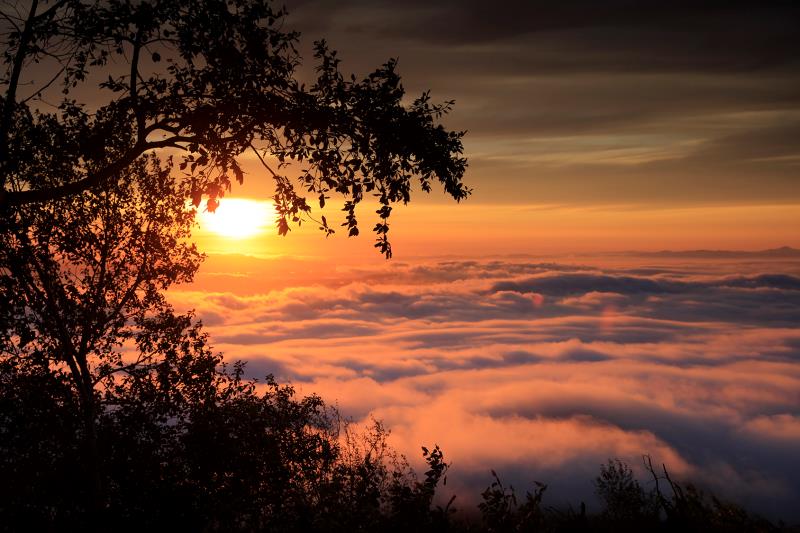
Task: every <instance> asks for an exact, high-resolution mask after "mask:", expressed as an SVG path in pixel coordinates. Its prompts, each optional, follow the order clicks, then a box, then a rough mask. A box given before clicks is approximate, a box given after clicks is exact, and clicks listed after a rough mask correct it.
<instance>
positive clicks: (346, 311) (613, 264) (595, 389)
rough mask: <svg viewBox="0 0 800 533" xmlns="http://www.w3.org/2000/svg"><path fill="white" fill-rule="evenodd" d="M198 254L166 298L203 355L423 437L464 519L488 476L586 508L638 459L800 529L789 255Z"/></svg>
mask: <svg viewBox="0 0 800 533" xmlns="http://www.w3.org/2000/svg"><path fill="white" fill-rule="evenodd" d="M213 259H214V258H213V257H212V261H210V263H211V264H210V265H207V266H206V267H205V268H206V270H205V271H204V272H205V274H204V275H201V276H200V277H199V279H198V282H197V283H196V284H195V285H193V286H188V287H184V290H181V291H175V292H173V293H172V296H171V298H172V300H173V302H174V303H175V305H176V307H179V308H189V307H191V308H196V309H197V312H198V316H199V317H200V318H201V319H202V320H203V322H204V323H205V324H206V326H207V328H208V330H209V332H210V334H211V339H212V342H213V343H214V345H215V346H216V348H218V349H220V350H222V351H223V352H224V353H225V354H226V357H227V358H228V359H244V360H247V361H248V365H247V371H248V374H249V375H251V376H254V377H257V376H264V375H265V374H267V373H272V374H275V375H276V377H278V378H279V379H280V380H283V381H290V382H291V383H293V384H294V385H295V386H296V387H297V388H298V389H300V390H301V391H302V392H303V393H312V392H314V393H318V394H320V395H321V396H322V397H323V398H324V399H326V400H327V401H328V402H330V403H334V404H336V405H338V407H339V409H340V410H341V411H342V413H343V414H344V415H346V416H349V417H352V418H353V419H354V420H356V421H368V420H369V419H370V417H374V418H376V419H379V420H382V421H383V422H384V423H385V425H386V426H387V427H388V428H390V429H391V431H392V435H391V442H392V444H393V445H394V446H395V447H396V448H397V449H398V450H399V451H401V452H403V453H405V454H407V455H408V457H409V459H410V460H411V461H412V463H415V464H419V463H418V461H419V459H418V457H419V449H420V446H422V445H427V446H431V445H432V444H434V443H435V444H439V445H440V446H441V447H442V449H443V450H444V452H445V457H446V459H447V460H448V461H450V462H452V470H451V474H450V476H449V482H448V486H447V487H445V488H444V491H445V492H447V493H448V494H449V493H451V492H456V493H458V494H459V496H458V500H457V502H461V506H462V507H470V506H471V505H472V504H473V503H474V501H475V498H476V497H477V495H478V493H479V491H480V490H481V489H483V488H485V487H486V486H487V485H488V483H489V482H490V473H489V472H490V469H492V468H493V469H495V470H496V471H497V473H498V474H499V475H500V477H501V478H502V479H503V481H504V482H507V483H510V484H512V485H514V486H515V487H517V488H518V489H519V490H521V491H523V492H524V489H525V488H527V487H530V485H531V482H532V481H533V480H539V481H542V482H545V483H548V485H549V488H548V492H547V496H546V503H549V504H551V505H559V504H562V503H564V502H566V501H570V502H572V503H573V504H576V503H577V502H578V501H580V500H585V501H587V503H588V504H589V505H590V506H591V505H592V502H593V495H592V494H593V488H592V479H593V477H594V476H596V475H597V473H598V470H599V466H600V465H601V464H602V463H604V462H605V461H606V459H607V458H609V457H619V458H622V459H623V460H626V461H627V462H629V463H630V464H631V465H632V466H633V467H634V469H635V470H637V472H639V473H640V474H643V471H642V469H641V464H642V455H643V454H649V455H651V456H652V457H653V459H654V462H657V464H658V463H662V462H663V463H665V464H666V465H667V467H668V468H669V469H670V472H671V473H672V474H673V475H674V476H675V477H676V478H678V479H680V480H694V481H696V482H698V483H700V484H701V485H703V486H706V487H708V488H710V489H712V490H714V491H715V492H718V493H720V494H722V495H724V496H726V497H728V498H731V499H734V500H736V501H738V502H739V503H742V504H744V505H746V506H748V507H750V508H752V509H755V510H757V511H760V512H763V513H766V514H767V515H769V516H772V517H781V518H785V519H797V518H800V515H799V514H798V510H797V509H796V508H795V507H794V506H793V505H792V504H793V502H797V501H800V454H798V453H797V450H798V449H800V327H798V326H799V325H800V272H799V271H800V263H797V262H791V261H783V262H778V261H771V262H770V261H759V260H755V259H747V260H744V259H742V260H735V259H731V258H726V259H724V260H723V259H718V260H715V259H714V258H710V259H709V258H706V259H703V260H694V259H685V258H684V259H681V258H672V259H668V258H658V257H633V256H631V257H625V256H615V257H609V256H606V257H600V258H585V259H582V260H577V259H575V258H570V259H562V260H558V259H554V260H553V261H547V262H542V261H537V260H534V259H529V258H523V257H516V258H506V259H495V260H452V259H449V260H431V259H425V260H423V259H420V260H415V261H408V262H390V263H388V264H381V265H379V266H367V267H350V268H343V267H338V268H337V267H336V266H334V265H327V266H322V265H310V266H309V265H306V266H305V268H306V270H302V268H301V266H298V265H295V266H296V267H297V269H296V270H293V271H288V270H286V271H282V272H281V273H280V275H275V274H274V272H272V271H270V265H269V261H268V260H257V259H252V258H251V259H248V260H247V261H241V262H239V263H236V262H233V263H227V264H238V265H239V267H238V270H237V271H234V270H232V269H231V268H227V267H226V268H222V269H220V268H219V264H217V265H216V266H215V264H214V261H213ZM215 268H217V270H216V271H214V269H215ZM204 276H205V277H204ZM278 278H279V279H278ZM271 280H272V281H275V283H271ZM278 281H279V282H280V283H278ZM275 287H278V288H275ZM643 479H646V478H645V477H644V476H643Z"/></svg>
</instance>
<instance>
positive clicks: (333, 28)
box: [287, 0, 800, 204]
mask: <svg viewBox="0 0 800 533" xmlns="http://www.w3.org/2000/svg"><path fill="white" fill-rule="evenodd" d="M287 5H288V7H289V11H290V17H289V23H290V24H291V25H292V27H296V28H298V29H300V30H302V31H303V36H304V38H305V39H308V40H312V39H318V38H322V37H325V38H327V39H328V40H329V42H330V43H331V45H332V46H333V47H335V48H338V49H340V50H341V52H342V54H341V57H342V58H343V59H344V61H345V63H344V65H345V68H347V69H352V70H354V71H356V72H358V73H359V74H366V73H367V72H368V71H369V70H370V69H371V68H374V67H375V66H377V65H379V64H380V63H381V62H383V61H384V60H385V59H387V58H389V57H399V58H400V69H401V72H402V74H403V76H404V80H405V81H406V84H407V85H408V86H409V89H410V90H411V91H413V92H417V91H421V90H425V89H427V88H432V89H433V95H434V98H439V99H443V100H444V99H450V98H454V99H455V100H456V101H457V105H456V108H455V112H454V114H453V115H452V116H451V117H450V118H449V119H448V124H451V125H452V126H453V127H457V128H461V129H467V130H469V135H468V136H467V138H466V143H467V144H466V146H467V153H468V155H469V157H470V161H471V167H470V168H471V173H470V180H471V183H472V185H474V186H475V187H476V190H477V191H480V198H481V199H482V201H498V202H506V203H513V202H514V201H515V199H517V200H523V199H525V200H529V201H531V200H533V199H536V200H538V201H542V202H553V201H555V202H593V201H595V202H611V203H614V202H622V203H626V202H632V201H638V202H646V203H662V204H663V203H680V204H687V203H708V202H711V203H719V202H742V201H754V200H755V201H760V202H766V203H770V202H786V201H788V200H790V199H791V201H796V200H797V198H798V196H797V187H796V179H795V177H796V175H797V165H798V162H800V143H798V141H797V139H798V138H800V136H798V131H800V98H799V97H798V91H797V87H798V83H800V62H798V57H800V56H799V55H798V52H800V44H798V43H799V42H800V41H798V39H797V38H796V35H795V34H796V26H797V20H798V16H800V8H798V5H797V3H796V2H785V1H777V2H776V1H767V2H758V1H754V0H749V1H735V2H719V1H704V0H700V1H680V2H675V1H672V2H667V1H649V2H633V1H630V0H610V1H604V2H590V1H585V0H566V1H561V2H545V1H524V2H523V1H510V2H503V3H502V4H500V5H497V6H493V5H491V4H489V3H487V2H475V1H456V0H447V1H441V2H435V3H431V2H421V1H409V2H401V3H398V2H388V1H385V0H370V1H369V2H367V1H366V0H342V1H337V2H331V1H329V0H292V1H290V2H288V4H287ZM307 55H308V56H310V54H307ZM509 191H516V192H517V194H514V195H509Z"/></svg>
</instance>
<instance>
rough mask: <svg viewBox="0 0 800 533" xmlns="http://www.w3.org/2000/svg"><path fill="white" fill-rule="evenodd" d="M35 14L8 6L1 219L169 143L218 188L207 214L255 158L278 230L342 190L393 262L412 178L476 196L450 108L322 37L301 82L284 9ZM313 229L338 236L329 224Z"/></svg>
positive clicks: (195, 180)
mask: <svg viewBox="0 0 800 533" xmlns="http://www.w3.org/2000/svg"><path fill="white" fill-rule="evenodd" d="M27 8H28V9H27V11H26V12H24V13H23V12H20V10H19V7H17V8H16V9H10V8H3V9H4V11H3V12H2V19H3V21H4V26H5V33H4V35H5V40H6V50H5V53H4V54H3V59H4V62H5V65H6V70H7V72H6V75H5V76H4V77H3V79H2V83H3V85H4V87H5V95H4V96H3V99H2V102H0V104H2V113H1V114H0V185H2V187H1V188H0V209H2V210H4V211H6V212H7V211H8V210H9V209H11V208H14V207H16V206H21V205H26V204H29V203H32V202H41V201H46V200H54V199H59V198H65V197H67V196H70V195H73V194H76V193H79V192H81V191H84V190H89V189H95V188H98V187H102V186H103V184H105V183H108V182H110V181H114V180H116V179H117V178H118V176H120V175H124V173H126V172H128V170H129V169H130V167H131V165H133V164H134V163H135V162H136V161H137V160H139V159H140V158H142V157H144V156H145V155H146V154H147V153H149V152H151V151H153V150H166V149H168V150H173V151H178V152H180V153H182V156H181V161H180V164H179V165H178V166H179V169H180V170H181V171H182V172H184V173H185V175H186V176H187V177H189V178H190V181H191V184H192V185H191V188H190V189H189V190H188V191H186V192H187V194H188V195H189V196H190V197H191V198H192V199H193V201H194V204H195V205H196V206H197V205H199V203H200V199H201V197H202V196H203V195H208V197H209V200H208V208H209V210H211V211H213V210H214V209H215V207H216V205H217V203H218V201H219V198H220V197H222V196H223V195H224V193H225V192H226V191H228V190H230V188H231V185H232V183H233V182H234V181H235V182H239V183H241V182H242V180H243V179H244V173H243V171H242V169H241V166H240V164H239V162H238V161H237V158H238V157H239V156H240V155H242V154H243V153H244V152H245V151H248V150H250V151H252V152H255V153H256V154H257V156H258V158H259V160H260V161H261V163H262V165H263V168H264V170H265V171H266V172H267V173H268V174H269V175H270V176H271V177H272V179H273V180H274V182H275V194H274V202H275V206H276V211H277V213H278V215H279V219H278V231H279V233H281V234H286V232H287V231H289V227H290V223H291V222H294V223H300V222H301V221H302V219H303V218H305V217H310V212H311V205H310V204H309V202H308V200H307V199H306V197H305V196H304V195H306V194H308V195H309V196H310V197H311V198H312V199H313V200H314V201H315V202H316V203H318V205H319V206H320V208H322V207H324V205H325V203H326V200H327V199H328V198H329V197H330V195H331V194H338V195H340V196H341V197H342V198H343V201H344V203H343V211H344V213H345V217H344V218H345V220H344V222H343V223H342V226H345V227H346V229H347V231H348V234H349V235H350V236H354V235H357V234H358V222H357V216H356V206H357V205H358V204H359V202H361V201H362V200H363V199H364V198H365V197H369V196H370V195H372V196H374V197H375V199H376V200H377V202H378V203H379V209H378V210H377V214H378V215H379V217H380V219H381V221H380V222H379V223H378V224H376V225H375V227H374V231H375V232H376V233H377V237H378V242H377V243H376V247H378V248H379V249H380V251H381V252H382V253H384V254H385V255H386V256H387V257H389V256H391V246H390V244H389V241H388V238H387V232H388V230H389V226H388V219H389V216H390V214H391V209H392V204H394V203H396V202H403V203H406V202H408V201H409V200H410V198H411V191H412V181H413V180H417V181H418V183H419V187H420V188H421V189H422V190H423V191H426V192H429V191H430V190H431V188H432V184H433V183H434V182H436V181H438V182H440V183H441V185H442V186H443V188H444V190H445V191H446V193H447V194H449V195H450V196H452V197H453V198H454V199H456V200H462V199H464V198H466V197H467V196H468V195H469V192H470V191H469V189H468V188H466V187H465V186H464V184H463V183H462V177H463V174H464V170H465V168H466V159H464V158H463V157H462V143H461V138H462V136H463V134H464V133H463V132H451V131H447V130H446V129H445V128H444V127H443V126H442V125H440V124H438V120H439V119H440V118H441V116H442V115H443V114H445V113H447V112H448V111H449V109H450V107H451V105H452V102H445V103H443V104H432V103H431V100H430V97H429V94H428V93H427V92H426V93H424V94H422V95H421V96H420V97H418V98H417V99H415V100H414V101H413V102H411V103H410V104H404V102H403V99H404V97H405V91H404V89H403V86H402V84H401V83H400V77H399V76H398V74H397V72H396V66H397V62H396V61H395V60H390V61H388V62H387V63H386V64H384V65H383V66H381V67H380V68H378V69H377V70H375V71H374V72H373V73H371V74H370V75H368V76H367V77H365V78H363V79H360V80H357V79H356V77H355V76H349V77H346V76H345V75H344V74H343V73H342V72H341V71H340V69H339V59H338V58H337V56H336V52H335V51H331V50H330V49H329V48H328V46H327V45H326V43H325V42H324V41H323V42H316V43H315V44H314V58H315V60H316V79H315V80H313V81H312V82H310V83H309V84H308V85H306V84H304V83H302V81H300V79H299V74H298V71H297V69H298V66H299V65H300V63H301V58H300V55H299V53H298V52H297V49H296V44H297V40H298V37H299V36H298V34H297V33H296V32H292V31H287V30H284V29H283V25H284V17H285V12H284V11H283V10H282V9H276V8H274V7H273V5H272V2H271V1H270V0H146V1H133V0H109V1H106V2H94V1H89V0H52V1H50V2H39V1H38V0H31V1H30V4H29V5H28V6H27ZM53 73H54V74H53ZM33 74H36V75H37V76H33ZM34 77H39V78H42V77H43V78H44V80H45V81H44V82H40V83H38V84H36V83H33V81H34V80H33V78H34ZM59 88H60V89H61V94H60V95H59V94H57V89H59ZM23 89H24V91H23ZM23 92H24V94H23ZM55 98H58V100H57V101H53V102H51V101H50V100H51V99H55ZM50 106H54V107H55V110H52V109H50ZM54 147H57V148H56V150H53V148H54ZM270 157H274V158H276V159H277V162H278V164H277V166H276V167H275V168H273V166H271V165H270V164H269V158H270ZM291 163H293V164H294V166H290V164H291ZM289 172H295V173H296V174H297V176H296V178H297V180H298V182H297V184H295V182H294V181H293V180H292V179H290V177H289V175H288V173H289ZM296 185H298V186H299V189H298V187H296ZM298 190H299V191H301V192H298ZM319 225H320V228H321V229H323V230H324V231H325V232H328V233H331V232H333V228H332V227H331V226H330V225H329V224H328V221H327V219H326V218H325V217H322V218H321V220H320V221H319Z"/></svg>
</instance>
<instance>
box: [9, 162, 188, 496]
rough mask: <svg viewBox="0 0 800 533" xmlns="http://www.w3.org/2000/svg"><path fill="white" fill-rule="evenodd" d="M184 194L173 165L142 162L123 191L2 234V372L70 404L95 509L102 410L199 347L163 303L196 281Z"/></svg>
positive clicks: (19, 216)
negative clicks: (178, 286)
mask: <svg viewBox="0 0 800 533" xmlns="http://www.w3.org/2000/svg"><path fill="white" fill-rule="evenodd" d="M181 187H182V186H181V185H178V184H177V182H176V181H175V180H174V179H173V178H172V177H171V176H170V165H169V164H166V165H162V164H161V163H160V162H159V161H158V160H157V159H156V158H155V157H153V156H150V157H147V158H141V159H139V160H137V161H136V162H134V163H133V164H132V165H131V167H130V169H129V174H128V175H126V177H125V179H121V178H118V179H117V180H116V181H113V182H112V181H110V180H109V181H106V182H104V184H103V187H101V188H98V189H97V190H92V191H88V192H84V193H82V194H77V195H71V196H68V197H64V198H62V199H59V200H54V201H50V202H45V203H35V204H28V205H25V206H20V207H18V208H17V209H15V211H14V213H13V215H12V216H11V217H8V218H6V219H5V221H4V228H3V230H4V231H2V232H0V325H2V328H1V329H0V355H2V358H3V360H4V362H6V363H7V364H9V365H11V366H10V367H8V368H11V369H14V368H16V369H24V370H25V373H26V374H27V375H30V376H40V377H37V378H36V379H38V380H39V382H41V383H50V384H52V385H55V384H59V386H60V387H62V389H60V390H61V392H59V393H58V395H61V394H67V393H69V396H70V402H71V403H70V405H74V406H75V407H76V409H77V412H78V413H80V419H81V423H80V424H79V429H80V432H81V434H82V442H83V450H82V457H83V460H82V465H83V468H84V469H85V471H86V472H87V474H88V475H89V477H91V478H92V485H91V487H90V492H91V493H92V494H93V497H94V498H95V499H96V501H95V504H96V506H97V507H100V506H101V505H102V502H101V501H100V500H99V498H101V495H102V493H103V492H104V489H103V487H102V485H103V479H102V476H101V475H100V471H99V465H98V464H97V461H98V458H99V452H98V435H97V430H96V427H97V420H98V417H100V416H102V415H104V412H103V409H102V408H101V406H112V405H114V404H115V403H117V402H118V401H119V397H120V396H121V395H124V394H127V393H129V392H130V391H131V390H134V389H135V388H136V386H138V385H137V383H138V382H139V381H141V380H142V379H144V378H145V377H146V376H149V372H151V371H152V370H154V369H156V368H157V367H159V366H161V365H164V364H166V363H167V362H168V361H169V358H170V357H174V354H175V352H176V350H184V351H186V350H187V349H188V348H181V346H184V345H186V346H189V347H192V349H193V350H195V348H197V349H199V347H200V345H201V344H202V343H200V344H198V342H199V341H198V340H197V339H198V338H199V337H198V335H199V333H198V332H197V331H194V330H192V329H191V328H190V326H191V323H190V321H189V319H188V317H181V316H176V315H175V314H174V313H173V311H172V308H171V307H170V305H169V304H168V303H167V301H166V298H165V296H164V291H165V290H166V289H167V288H168V287H169V286H170V285H172V284H173V283H176V282H186V281H189V280H191V279H192V276H193V275H194V272H195V271H196V270H197V267H198V266H199V262H200V259H201V256H200V254H199V253H198V252H197V250H196V248H195V246H194V245H193V244H190V243H189V242H188V241H187V238H188V237H189V235H190V228H191V225H192V223H193V217H194V213H193V210H189V209H187V208H186V205H185V202H184V200H183V199H182V198H183V196H182V194H181V193H182V190H181ZM193 342H194V344H192V343H193ZM195 351H197V350H195ZM197 364H200V362H199V360H198V363H197ZM48 374H49V375H50V378H47V379H45V376H47V375H48ZM64 387H66V389H64Z"/></svg>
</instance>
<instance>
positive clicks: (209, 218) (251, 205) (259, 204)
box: [197, 198, 275, 239]
mask: <svg viewBox="0 0 800 533" xmlns="http://www.w3.org/2000/svg"><path fill="white" fill-rule="evenodd" d="M197 218H198V221H199V223H200V229H201V230H206V231H208V232H210V233H214V234H216V235H219V236H222V237H228V238H232V239H247V238H249V237H255V236H256V235H259V234H262V233H264V232H265V231H266V230H267V228H268V227H269V226H271V225H272V224H273V222H274V219H275V209H274V208H273V206H272V204H271V203H270V202H264V201H259V200H248V199H245V198H223V199H222V200H221V201H220V203H219V206H218V207H217V209H216V210H215V211H214V212H213V213H211V212H209V211H207V210H206V207H205V202H203V204H201V205H200V208H199V209H198V217H197Z"/></svg>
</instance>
